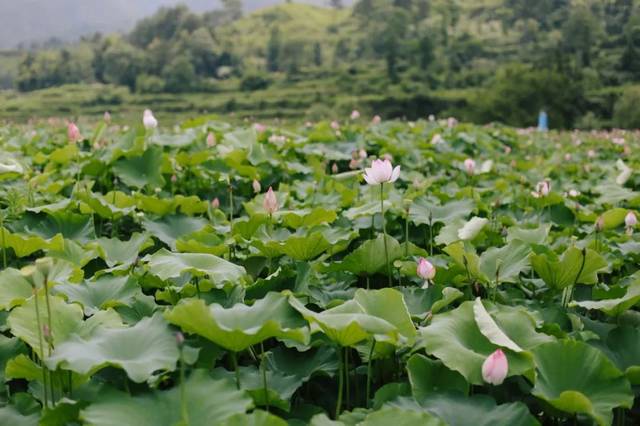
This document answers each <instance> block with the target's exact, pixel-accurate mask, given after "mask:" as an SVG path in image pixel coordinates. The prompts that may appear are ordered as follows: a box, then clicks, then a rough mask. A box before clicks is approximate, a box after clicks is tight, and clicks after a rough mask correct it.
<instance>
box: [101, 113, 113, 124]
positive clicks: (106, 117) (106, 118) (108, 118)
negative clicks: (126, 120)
mask: <svg viewBox="0 0 640 426" xmlns="http://www.w3.org/2000/svg"><path fill="white" fill-rule="evenodd" d="M102 119H103V120H104V122H105V123H107V124H109V123H111V114H109V111H105V112H104V115H103V116H102Z"/></svg>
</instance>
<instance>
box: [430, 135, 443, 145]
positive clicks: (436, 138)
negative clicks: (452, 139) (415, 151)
mask: <svg viewBox="0 0 640 426" xmlns="http://www.w3.org/2000/svg"><path fill="white" fill-rule="evenodd" d="M439 143H444V139H443V137H442V135H440V133H436V134H435V135H433V137H432V138H431V144H432V145H437V144H439Z"/></svg>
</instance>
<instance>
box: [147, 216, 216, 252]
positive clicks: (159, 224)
mask: <svg viewBox="0 0 640 426" xmlns="http://www.w3.org/2000/svg"><path fill="white" fill-rule="evenodd" d="M143 225H144V228H145V229H146V230H147V231H149V232H150V233H151V234H152V235H153V236H154V237H156V238H157V239H159V240H160V241H162V242H163V243H165V244H167V245H168V246H169V247H171V249H172V250H175V249H176V241H177V240H178V239H180V237H184V236H187V235H189V234H193V233H194V232H197V231H200V230H202V229H203V228H204V227H205V226H206V225H207V221H206V220H205V219H202V218H196V217H189V216H183V215H171V216H165V217H163V218H162V219H158V220H149V219H144V221H143Z"/></svg>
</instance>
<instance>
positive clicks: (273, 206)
mask: <svg viewBox="0 0 640 426" xmlns="http://www.w3.org/2000/svg"><path fill="white" fill-rule="evenodd" d="M262 206H263V207H264V209H265V211H266V212H267V213H269V214H274V213H275V212H276V211H278V200H277V199H276V194H275V193H274V192H273V189H272V188H271V187H269V189H268V190H267V193H266V194H265V196H264V201H263V203H262Z"/></svg>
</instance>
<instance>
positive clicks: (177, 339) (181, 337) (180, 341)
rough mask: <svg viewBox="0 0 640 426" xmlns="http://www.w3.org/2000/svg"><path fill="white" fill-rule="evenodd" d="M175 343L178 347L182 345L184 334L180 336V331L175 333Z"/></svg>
mask: <svg viewBox="0 0 640 426" xmlns="http://www.w3.org/2000/svg"><path fill="white" fill-rule="evenodd" d="M176 343H177V344H178V346H182V345H184V334H182V333H181V332H180V331H178V332H177V333H176Z"/></svg>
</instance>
